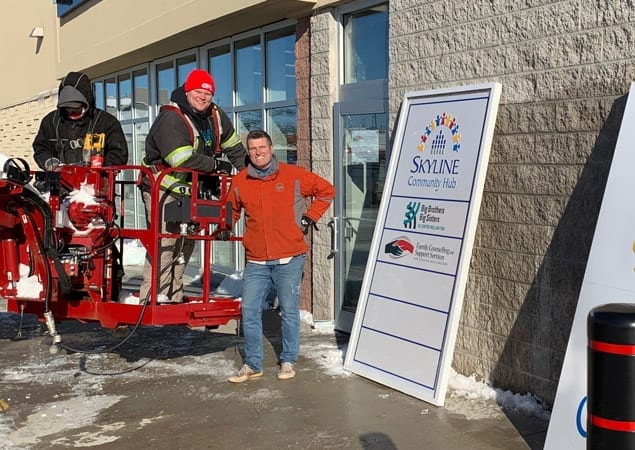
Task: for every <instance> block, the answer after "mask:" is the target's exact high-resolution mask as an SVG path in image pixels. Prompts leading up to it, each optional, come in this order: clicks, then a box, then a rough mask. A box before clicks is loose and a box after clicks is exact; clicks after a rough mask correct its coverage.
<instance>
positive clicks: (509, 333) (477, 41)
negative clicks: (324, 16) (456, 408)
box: [389, 0, 635, 404]
mask: <svg viewBox="0 0 635 450" xmlns="http://www.w3.org/2000/svg"><path fill="white" fill-rule="evenodd" d="M389 14H390V64H389V67H390V68H389V89H390V115H391V121H390V122H389V123H393V122H394V120H395V119H396V115H397V112H398V108H399V105H400V103H401V101H402V99H403V96H404V93H405V92H407V91H415V90H427V89H433V88H438V87H448V86H453V85H466V84H478V83H484V82H492V81H497V82H500V83H501V84H502V87H503V90H502V97H501V104H500V108H499V113H498V118H497V122H496V128H495V135H494V141H493V146H492V153H491V157H490V162H489V170H488V174H487V180H486V184H485V191H484V197H483V203H482V206H481V213H480V218H479V224H478V230H477V236H476V241H475V246H474V251H473V255H472V261H471V267H470V276H469V280H468V285H467V289H466V297H465V302H464V306H463V314H462V319H461V326H460V331H459V335H458V339H457V346H456V352H455V355H454V361H453V366H454V367H455V369H457V370H458V371H459V372H461V373H463V374H465V375H471V374H476V375H477V376H478V377H479V378H481V379H484V380H488V381H490V382H492V383H493V384H494V385H495V386H497V387H500V388H507V389H511V390H513V391H514V392H532V393H533V394H535V395H537V396H539V397H540V398H542V399H543V400H544V401H545V403H546V404H551V403H552V402H553V399H554V397H555V391H556V387H557V383H558V378H559V374H560V369H561V366H562V361H563V358H564V353H565V350H566V345H567V340H568V336H569V331H570V328H571V325H572V320H573V314H574V312H575V308H576V303H577V298H578V293H579V290H580V286H581V283H582V279H583V277H584V269H585V265H586V259H587V256H588V253H589V249H590V246H591V241H592V238H593V231H594V227H595V222H596V220H597V215H598V212H599V208H600V204H601V200H602V194H603V191H604V186H605V184H606V179H607V175H608V170H609V167H610V162H611V158H612V154H613V151H614V147H615V141H616V138H617V132H618V130H619V126H620V121H621V114H622V111H623V106H624V97H625V94H627V92H628V89H629V85H630V82H631V81H632V80H633V79H634V75H635V66H634V64H633V63H634V62H635V51H634V50H635V22H634V20H635V6H634V5H633V2H630V1H629V2H625V1H623V0H589V1H585V2H580V1H578V0H560V1H555V0H470V1H467V0H460V1H455V2H445V1H416V0H391V1H390V13H389Z"/></svg>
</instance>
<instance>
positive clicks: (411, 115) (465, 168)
mask: <svg viewBox="0 0 635 450" xmlns="http://www.w3.org/2000/svg"><path fill="white" fill-rule="evenodd" d="M500 90H501V86H500V84H497V83H491V84H485V85H476V86H464V87H457V88H449V89H439V90H433V91H425V92H413V93H408V94H406V95H405V97H404V101H403V104H402V109H401V114H400V117H399V124H398V128H397V131H396V134H395V141H394V142H395V143H394V146H393V151H392V155H391V158H390V165H389V168H388V174H387V177H386V183H385V187H384V192H383V194H382V200H381V204H380V208H379V213H378V215H377V224H376V226H375V233H374V235H373V240H372V243H371V248H370V252H369V256H368V264H367V266H366V272H365V274H364V281H363V283H362V287H361V292H360V297H359V302H358V306H357V312H356V315H355V321H354V323H353V328H352V332H351V338H350V340H349V346H348V352H347V354H346V359H345V361H344V367H345V368H346V369H348V370H350V371H352V372H355V373H357V374H359V375H361V376H364V377H366V378H370V379H372V380H374V381H377V382H379V383H382V384H385V385H387V386H390V387H393V388H395V389H397V390H400V391H402V392H405V393H407V394H409V395H412V396H414V397H417V398H420V399H422V400H425V401H428V402H430V403H432V404H435V405H443V402H444V401H445V392H446V389H447V381H448V369H449V368H450V365H451V363H452V356H453V353H454V344H455V341H456V332H457V329H458V324H459V319H460V316H461V306H462V302H463V294H464V291H465V284H466V281H467V276H468V269H469V263H470V257H471V255H472V244H473V241H474V235H475V232H476V225H477V220H478V212H479V208H480V203H481V197H482V192H483V185H484V183H485V173H486V170H487V163H488V159H489V152H490V146H491V142H492V135H493V132H494V122H495V120H496V113H497V110H498V102H499V99H500Z"/></svg>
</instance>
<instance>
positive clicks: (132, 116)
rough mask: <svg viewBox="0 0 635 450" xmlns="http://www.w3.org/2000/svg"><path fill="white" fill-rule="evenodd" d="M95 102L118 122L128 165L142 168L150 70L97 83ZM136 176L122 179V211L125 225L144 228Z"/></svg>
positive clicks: (123, 175)
mask: <svg viewBox="0 0 635 450" xmlns="http://www.w3.org/2000/svg"><path fill="white" fill-rule="evenodd" d="M94 91H95V102H96V105H97V107H98V108H100V109H103V110H105V111H107V112H108V113H110V114H112V115H113V116H115V117H116V118H117V119H119V122H120V123H121V128H122V129H123V132H124V135H125V136H126V142H127V143H128V164H133V165H139V164H141V159H142V158H143V155H144V151H145V137H146V135H147V134H148V129H149V122H148V121H149V117H148V105H149V104H150V96H149V90H148V69H147V67H145V66H144V67H142V68H135V69H132V70H129V71H125V72H122V73H118V74H116V75H113V76H111V77H108V78H106V79H103V80H97V81H95V83H94ZM136 175H137V174H136V173H133V172H132V171H126V172H124V173H122V174H121V176H120V180H122V181H125V182H126V184H125V187H124V198H125V208H126V210H125V211H123V212H122V216H123V218H124V226H126V227H131V228H142V227H144V226H145V219H144V218H143V215H142V214H139V211H142V210H143V202H142V200H141V196H140V193H139V190H138V189H136V187H135V185H134V181H135V179H136Z"/></svg>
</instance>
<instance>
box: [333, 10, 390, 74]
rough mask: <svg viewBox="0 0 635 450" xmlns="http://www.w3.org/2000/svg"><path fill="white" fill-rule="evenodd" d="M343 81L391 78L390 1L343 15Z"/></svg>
mask: <svg viewBox="0 0 635 450" xmlns="http://www.w3.org/2000/svg"><path fill="white" fill-rule="evenodd" d="M343 25H344V83H347V84H348V83H359V82H361V81H369V80H381V79H385V78H388V4H382V5H377V6H373V7H371V8H368V9H365V10H363V11H359V12H354V13H351V14H347V15H345V16H344V20H343Z"/></svg>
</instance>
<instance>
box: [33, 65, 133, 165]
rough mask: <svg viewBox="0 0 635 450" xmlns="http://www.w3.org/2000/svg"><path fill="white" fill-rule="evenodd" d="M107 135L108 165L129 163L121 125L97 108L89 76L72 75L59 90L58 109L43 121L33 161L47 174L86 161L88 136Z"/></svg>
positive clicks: (34, 144) (105, 147)
mask: <svg viewBox="0 0 635 450" xmlns="http://www.w3.org/2000/svg"><path fill="white" fill-rule="evenodd" d="M95 133H104V134H105V135H106V136H105V142H104V165H111V166H112V165H122V164H126V163H127V162H128V144H127V142H126V137H125V135H124V134H123V130H122V129H121V124H120V123H119V121H118V120H117V119H116V118H115V117H114V116H113V115H111V114H109V113H107V112H106V111H103V110H101V109H99V108H97V107H96V106H95V96H94V95H93V90H92V86H91V83H90V79H89V78H88V76H87V75H86V74H84V73H81V72H69V73H68V74H67V75H66V76H65V77H64V79H63V80H62V82H61V83H60V87H59V90H58V96H57V109H56V110H55V111H51V112H50V113H48V114H47V115H46V116H44V118H43V119H42V122H41V123H40V129H39V130H38V133H37V135H36V136H35V140H34V141H33V158H34V159H35V162H36V163H37V165H38V166H39V167H40V168H41V169H44V170H52V169H55V167H57V165H59V164H72V163H80V162H83V161H84V158H83V154H82V149H83V147H84V139H85V138H86V135H87V134H95Z"/></svg>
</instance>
